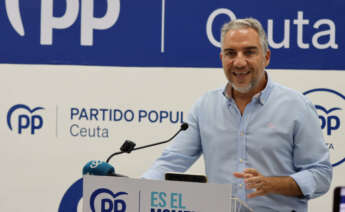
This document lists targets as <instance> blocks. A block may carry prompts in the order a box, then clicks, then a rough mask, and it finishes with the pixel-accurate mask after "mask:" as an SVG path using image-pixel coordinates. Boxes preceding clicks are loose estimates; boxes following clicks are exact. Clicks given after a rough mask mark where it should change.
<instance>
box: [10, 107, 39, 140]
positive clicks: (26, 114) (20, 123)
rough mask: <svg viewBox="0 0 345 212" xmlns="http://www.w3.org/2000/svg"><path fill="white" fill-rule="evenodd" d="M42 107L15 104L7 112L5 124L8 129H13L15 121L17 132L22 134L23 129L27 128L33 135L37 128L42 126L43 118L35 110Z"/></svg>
mask: <svg viewBox="0 0 345 212" xmlns="http://www.w3.org/2000/svg"><path fill="white" fill-rule="evenodd" d="M43 109H44V108H43V107H36V108H34V109H30V107H28V106H26V105H24V104H17V105H14V106H12V107H11V108H10V109H9V111H8V113H7V125H8V128H10V130H13V128H14V126H13V124H12V123H13V122H15V123H17V128H18V134H22V133H23V132H24V131H25V130H29V131H30V133H31V134H32V135H33V134H35V133H36V131H37V130H39V129H41V128H42V126H43V118H42V116H41V115H38V114H36V112H37V111H39V110H43Z"/></svg>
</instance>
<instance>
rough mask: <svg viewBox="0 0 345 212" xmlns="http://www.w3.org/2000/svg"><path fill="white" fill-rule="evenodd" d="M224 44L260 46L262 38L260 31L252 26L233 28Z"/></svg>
mask: <svg viewBox="0 0 345 212" xmlns="http://www.w3.org/2000/svg"><path fill="white" fill-rule="evenodd" d="M224 45H225V46H232V45H241V46H242V47H244V48H258V47H259V45H260V39H259V35H258V33H257V32H256V31H255V30H254V29H252V28H241V29H231V30H229V31H228V32H227V33H226V35H225V38H224ZM225 46H224V47H225Z"/></svg>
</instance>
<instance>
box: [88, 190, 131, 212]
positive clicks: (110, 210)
mask: <svg viewBox="0 0 345 212" xmlns="http://www.w3.org/2000/svg"><path fill="white" fill-rule="evenodd" d="M124 195H128V193H126V192H118V193H116V194H114V193H113V192H112V191H111V190H109V189H106V188H100V189H97V190H96V191H94V192H93V193H92V195H91V197H90V209H91V211H92V212H96V211H100V212H126V208H127V206H126V202H125V201H124V200H123V199H120V198H118V197H120V196H121V197H122V196H124Z"/></svg>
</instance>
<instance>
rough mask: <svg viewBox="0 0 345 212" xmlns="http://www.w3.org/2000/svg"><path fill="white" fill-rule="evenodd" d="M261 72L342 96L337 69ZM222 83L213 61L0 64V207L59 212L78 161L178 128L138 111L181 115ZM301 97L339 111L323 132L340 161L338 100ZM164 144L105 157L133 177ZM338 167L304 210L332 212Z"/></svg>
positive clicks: (344, 171) (343, 146)
mask: <svg viewBox="0 0 345 212" xmlns="http://www.w3.org/2000/svg"><path fill="white" fill-rule="evenodd" d="M269 74H270V76H271V77H272V78H273V79H274V80H275V81H278V82H280V83H282V84H284V85H286V86H288V87H292V88H295V89H296V90H298V91H300V92H305V91H308V90H311V89H315V88H328V89H332V90H335V91H337V92H339V93H341V94H343V95H344V94H345V87H344V79H345V72H344V71H317V70H315V71H311V70H307V71H306V70H293V71H292V70H269ZM224 85H225V79H224V76H223V72H222V70H221V69H212V68H127V67H126V68H124V67H89V66H88V67H86V66H85V67H84V66H46V65H44V66H43V65H6V64H2V65H0V94H1V96H2V101H1V103H0V123H1V124H0V134H1V141H0V142H1V148H0V153H1V154H0V159H1V161H2V175H1V182H0V187H1V190H0V211H42V212H46V211H57V209H58V207H59V204H60V201H61V198H62V196H63V195H64V193H65V192H66V190H67V189H68V188H69V186H70V185H71V184H72V183H73V182H75V181H76V180H77V179H79V178H81V169H82V167H83V165H84V164H85V163H86V162H87V161H89V160H93V159H97V160H105V159H106V158H107V157H108V155H110V154H111V153H113V152H115V151H118V149H119V147H120V146H121V144H122V143H123V142H124V140H125V139H130V140H133V141H135V142H136V143H137V145H138V146H141V145H145V144H148V143H152V142H156V141H160V140H165V139H167V138H169V137H170V136H172V135H173V134H174V133H175V132H176V131H177V130H178V128H179V125H180V123H177V124H174V123H171V122H170V121H169V120H167V119H164V120H163V122H162V123H160V122H159V121H157V122H150V121H149V120H148V119H147V118H144V119H142V121H141V122H139V119H138V113H139V112H138V111H139V110H142V111H145V112H147V113H149V112H151V111H153V112H152V114H153V115H154V114H155V112H158V113H159V112H160V111H171V112H172V114H175V115H176V114H177V113H178V114H181V113H183V116H184V118H186V117H187V113H188V111H189V109H190V107H191V106H192V104H193V103H194V102H195V100H196V99H197V98H198V97H199V96H201V95H202V94H203V93H205V92H206V91H207V90H209V89H214V88H219V87H223V86H224ZM308 97H310V99H311V100H312V101H313V102H314V103H315V104H316V103H317V104H322V105H323V106H325V107H327V109H330V108H333V107H338V108H340V109H341V110H337V111H335V112H334V113H332V114H333V115H336V116H337V117H338V118H339V120H340V125H339V127H338V129H336V130H333V131H331V133H332V134H331V135H328V134H327V129H326V128H325V129H324V130H323V131H324V134H325V138H326V141H327V143H330V148H331V149H330V152H331V157H332V158H331V159H332V162H333V163H335V162H337V161H340V160H341V159H342V158H344V157H345V156H344V150H345V143H344V139H345V135H344V126H343V125H342V124H343V121H344V120H345V112H344V110H345V101H344V100H345V99H341V98H340V97H336V96H335V95H332V94H329V93H322V92H314V93H311V94H308ZM18 104H23V105H26V106H27V107H29V108H30V110H33V109H34V108H37V107H43V109H38V110H36V111H34V112H33V111H31V112H30V111H29V110H27V109H23V108H19V109H17V110H15V111H14V112H13V113H12V114H10V115H11V116H10V115H9V110H10V108H12V107H13V106H15V105H18ZM71 108H77V109H78V110H82V109H83V108H85V111H90V109H91V108H93V109H98V111H100V110H99V109H102V108H103V109H112V110H113V111H114V110H117V111H122V112H125V111H128V110H130V111H132V112H133V114H134V118H133V120H132V121H126V120H124V119H122V120H120V121H114V120H110V121H109V119H108V120H107V118H105V119H106V120H104V121H103V120H100V119H101V118H100V117H101V116H98V120H86V119H90V116H88V117H87V118H86V117H85V116H83V117H82V120H78V118H77V117H78V116H77V115H76V116H73V119H71ZM21 115H24V118H25V117H31V118H32V117H34V116H35V115H36V118H37V116H39V117H41V119H42V123H41V124H42V125H41V128H39V126H38V124H39V123H38V122H39V119H36V120H35V121H36V122H34V123H30V122H27V123H25V121H28V120H30V119H24V118H23V119H22V120H21V122H20V118H19V117H20V116H21ZM84 115H85V114H84ZM89 115H90V114H89ZM151 118H152V119H154V116H152V117H151ZM8 119H9V120H8ZM8 122H10V123H11V126H12V130H10V128H9V125H8ZM20 124H21V126H22V128H21V130H22V132H21V134H19V128H20V127H19V125H20ZM76 125H78V127H76ZM32 126H36V127H37V128H38V129H36V130H34V134H31V133H30V129H31V127H32ZM72 126H74V127H72ZM71 127H72V133H73V134H74V135H75V134H77V131H78V129H80V128H85V130H86V131H87V130H89V129H91V131H93V129H95V128H96V130H97V128H99V129H100V132H105V131H107V133H105V134H108V138H103V137H98V138H97V137H88V136H86V137H82V136H80V135H79V136H73V135H72V134H71ZM82 134H83V133H82ZM105 134H103V135H105ZM100 135H102V133H100ZM164 147H165V145H163V146H160V147H154V148H152V149H150V150H140V151H137V152H134V153H132V154H131V155H120V156H118V157H115V158H113V159H112V160H111V163H112V164H113V165H114V166H115V169H116V170H117V172H118V173H121V174H125V175H128V176H130V177H133V178H137V177H139V176H140V175H141V174H142V173H143V172H144V171H145V170H146V169H148V168H149V167H150V165H151V164H152V162H153V161H154V159H155V158H157V157H158V156H159V154H160V153H161V151H162V149H163V148H164ZM189 172H190V173H204V170H203V164H202V161H201V160H199V161H198V162H197V163H196V164H195V165H194V166H193V167H192V168H191V170H189ZM344 175H345V163H342V164H340V165H338V166H336V167H335V168H334V178H333V182H332V188H331V190H330V191H329V192H328V194H327V195H325V196H322V197H321V198H318V199H315V200H312V201H311V202H310V211H312V212H324V211H330V210H331V205H332V191H333V188H334V187H335V186H337V185H338V186H339V185H345V180H344ZM19 202H20V204H18V203H19Z"/></svg>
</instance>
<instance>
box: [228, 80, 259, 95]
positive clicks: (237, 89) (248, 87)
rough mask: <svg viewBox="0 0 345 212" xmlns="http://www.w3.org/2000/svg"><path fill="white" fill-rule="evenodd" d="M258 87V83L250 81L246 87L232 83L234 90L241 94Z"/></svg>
mask: <svg viewBox="0 0 345 212" xmlns="http://www.w3.org/2000/svg"><path fill="white" fill-rule="evenodd" d="M256 85H257V81H255V80H253V81H250V82H249V84H248V85H247V86H245V87H237V86H236V85H235V84H234V83H231V86H232V88H233V89H234V90H235V91H237V92H239V93H248V92H249V91H251V90H252V89H253V88H254V87H255V86H256Z"/></svg>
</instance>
